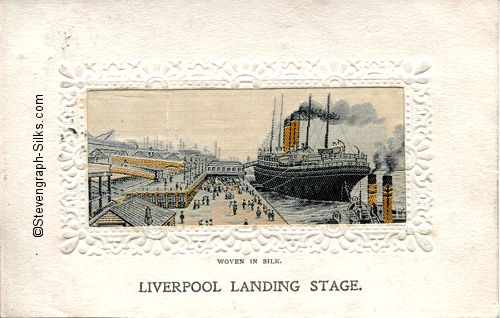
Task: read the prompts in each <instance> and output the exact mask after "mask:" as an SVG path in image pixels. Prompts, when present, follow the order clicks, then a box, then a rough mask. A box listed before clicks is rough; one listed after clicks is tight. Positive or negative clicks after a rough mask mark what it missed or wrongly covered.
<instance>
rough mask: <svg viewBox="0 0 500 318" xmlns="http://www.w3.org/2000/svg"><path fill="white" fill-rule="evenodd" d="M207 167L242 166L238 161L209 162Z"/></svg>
mask: <svg viewBox="0 0 500 318" xmlns="http://www.w3.org/2000/svg"><path fill="white" fill-rule="evenodd" d="M208 165H209V166H226V165H228V166H231V165H232V166H243V164H242V163H241V162H239V161H211V162H210V163H209V164H208Z"/></svg>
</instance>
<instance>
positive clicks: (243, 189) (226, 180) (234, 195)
mask: <svg viewBox="0 0 500 318" xmlns="http://www.w3.org/2000/svg"><path fill="white" fill-rule="evenodd" d="M200 190H202V191H204V192H205V193H207V194H205V193H200V195H201V194H203V196H202V197H201V199H195V200H193V203H192V206H191V208H192V210H198V209H201V208H202V206H207V207H208V206H210V204H211V203H213V202H214V201H216V200H217V198H218V197H219V196H220V195H222V194H223V196H224V199H223V200H227V205H226V206H227V207H228V208H229V213H230V214H231V215H233V216H234V215H237V214H238V213H241V212H245V213H249V212H252V213H255V218H256V219H260V218H263V217H267V219H268V221H274V218H275V211H274V209H273V208H272V207H271V206H270V205H269V204H268V203H267V202H266V201H264V200H263V199H262V197H261V196H260V195H258V193H257V191H256V190H255V189H254V188H253V187H252V186H250V185H249V184H248V183H247V182H244V181H243V180H242V179H241V178H239V177H230V176H227V177H220V176H219V177H208V178H207V181H206V182H204V183H203V185H202V186H201V189H200ZM198 197H199V196H198ZM242 197H243V198H242ZM211 201H212V202H211ZM216 202H217V203H215V205H216V206H220V203H221V202H223V201H216ZM180 218H181V224H183V223H184V214H183V212H181V214H180ZM248 219H249V218H245V221H244V223H243V224H245V225H247V224H248ZM213 223H214V222H213V220H212V219H200V220H198V225H200V226H202V225H203V226H212V225H213Z"/></svg>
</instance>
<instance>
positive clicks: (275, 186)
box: [255, 165, 370, 201]
mask: <svg viewBox="0 0 500 318" xmlns="http://www.w3.org/2000/svg"><path fill="white" fill-rule="evenodd" d="M369 173H370V168H369V167H367V166H337V167H319V168H308V169H301V170H296V169H293V170H292V169H289V168H287V167H269V166H263V165H256V166H255V179H256V181H257V182H258V183H259V184H260V185H261V186H262V187H263V188H264V189H266V190H271V191H276V192H278V193H281V194H284V195H288V196H292V197H297V198H302V199H307V200H321V201H349V200H350V198H349V194H350V193H351V190H352V188H353V187H354V186H355V185H356V184H357V183H358V182H359V181H360V180H361V179H363V178H364V177H366V176H367V175H368V174H369Z"/></svg>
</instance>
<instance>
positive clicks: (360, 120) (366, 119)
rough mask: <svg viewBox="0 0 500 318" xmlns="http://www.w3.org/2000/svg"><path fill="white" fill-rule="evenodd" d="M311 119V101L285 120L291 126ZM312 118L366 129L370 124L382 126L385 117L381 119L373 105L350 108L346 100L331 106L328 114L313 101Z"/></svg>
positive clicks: (303, 104)
mask: <svg viewBox="0 0 500 318" xmlns="http://www.w3.org/2000/svg"><path fill="white" fill-rule="evenodd" d="M308 117H309V101H308V100H307V101H304V102H302V103H301V104H300V106H299V109H297V110H296V111H294V112H293V113H292V114H291V115H290V116H288V117H287V118H286V119H285V126H288V125H290V121H292V120H307V119H308ZM310 118H311V120H312V119H315V118H319V119H321V120H322V121H326V120H327V119H328V120H329V123H330V124H332V125H338V124H345V125H349V126H357V127H364V126H367V125H368V124H375V125H377V124H382V123H384V122H385V118H384V117H379V116H378V114H377V111H376V110H375V108H374V107H373V105H372V103H362V104H355V105H352V106H350V105H349V103H347V102H346V101H345V100H339V101H337V102H335V103H334V104H333V105H332V106H330V112H329V113H327V111H326V106H323V105H322V104H321V103H319V102H317V101H315V100H312V101H311V111H310Z"/></svg>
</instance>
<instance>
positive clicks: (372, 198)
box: [368, 173, 377, 206]
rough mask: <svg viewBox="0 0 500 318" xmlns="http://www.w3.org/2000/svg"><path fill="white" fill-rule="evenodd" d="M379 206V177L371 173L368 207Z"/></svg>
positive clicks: (369, 176)
mask: <svg viewBox="0 0 500 318" xmlns="http://www.w3.org/2000/svg"><path fill="white" fill-rule="evenodd" d="M373 204H375V205H377V175H376V174H374V173H370V174H369V175H368V205H369V206H372V205H373Z"/></svg>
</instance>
